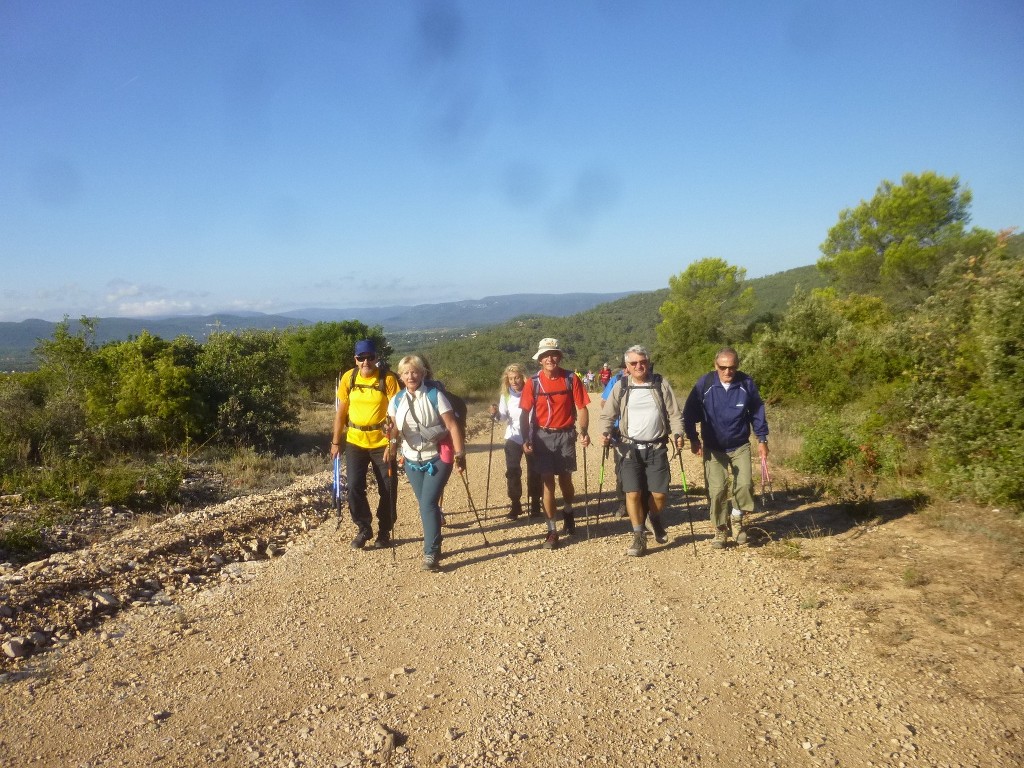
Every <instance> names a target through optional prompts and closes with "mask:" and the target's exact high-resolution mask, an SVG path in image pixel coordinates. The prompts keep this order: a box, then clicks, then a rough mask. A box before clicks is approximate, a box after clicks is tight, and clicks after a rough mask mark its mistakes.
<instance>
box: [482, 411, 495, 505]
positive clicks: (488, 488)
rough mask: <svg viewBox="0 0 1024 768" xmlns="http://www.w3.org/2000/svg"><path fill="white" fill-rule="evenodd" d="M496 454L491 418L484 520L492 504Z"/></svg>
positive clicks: (492, 418)
mask: <svg viewBox="0 0 1024 768" xmlns="http://www.w3.org/2000/svg"><path fill="white" fill-rule="evenodd" d="M493 452H494V417H493V416H492V417H491V436H490V438H488V442H487V485H486V486H485V487H484V520H486V519H487V510H488V509H490V503H491V454H492V453H493Z"/></svg>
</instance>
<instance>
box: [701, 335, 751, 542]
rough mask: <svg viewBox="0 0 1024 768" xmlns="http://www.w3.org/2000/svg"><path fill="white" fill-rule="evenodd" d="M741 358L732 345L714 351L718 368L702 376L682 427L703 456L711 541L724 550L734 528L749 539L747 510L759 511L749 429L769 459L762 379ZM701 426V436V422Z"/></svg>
mask: <svg viewBox="0 0 1024 768" xmlns="http://www.w3.org/2000/svg"><path fill="white" fill-rule="evenodd" d="M739 364H740V358H739V355H738V354H736V350H735V349H733V348H732V347H724V348H722V349H721V350H719V352H718V354H717V355H715V370H713V371H711V373H708V374H705V375H704V376H701V377H700V379H699V380H698V381H697V383H696V385H694V387H693V390H692V391H691V392H690V396H689V397H687V398H686V405H685V406H683V430H684V431H685V432H686V436H687V437H688V438H689V440H690V450H691V451H692V452H693V453H695V454H697V455H698V456H700V457H702V458H703V460H704V473H705V476H706V477H707V484H708V496H709V497H710V499H711V522H712V524H713V525H714V526H715V539H714V541H712V542H711V546H712V547H714V548H715V549H724V548H725V546H726V544H728V542H729V536H730V533H731V534H732V536H733V537H734V538H735V540H736V543H737V544H745V543H746V541H747V533H746V531H745V530H744V529H743V514H744V513H745V512H753V511H754V478H753V473H752V472H751V471H750V431H751V429H753V431H754V434H755V435H756V436H757V450H758V453H759V454H760V458H762V459H767V458H768V422H767V420H766V419H765V416H764V401H763V400H762V399H761V394H760V392H758V391H757V384H755V383H754V380H753V379H752V378H750V377H749V376H748V375H747V374H745V373H743V371H741V370H739ZM698 423H699V424H700V425H701V428H700V433H701V434H700V436H699V437H698V435H697V424H698ZM702 438H703V441H704V442H703V445H702V444H701V439H702ZM730 476H731V477H732V502H733V511H732V529H731V531H730V520H729V509H728V506H727V505H726V499H727V497H728V495H729V478H730Z"/></svg>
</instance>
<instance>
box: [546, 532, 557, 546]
mask: <svg viewBox="0 0 1024 768" xmlns="http://www.w3.org/2000/svg"><path fill="white" fill-rule="evenodd" d="M544 549H558V531H548V535H547V536H546V537H545V539H544Z"/></svg>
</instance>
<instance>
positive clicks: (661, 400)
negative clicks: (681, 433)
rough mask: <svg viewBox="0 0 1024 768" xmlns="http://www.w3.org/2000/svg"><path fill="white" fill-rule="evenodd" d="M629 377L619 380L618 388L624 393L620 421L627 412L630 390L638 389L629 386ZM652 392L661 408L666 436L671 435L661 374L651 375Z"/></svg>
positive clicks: (620, 408) (620, 405)
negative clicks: (662, 391)
mask: <svg viewBox="0 0 1024 768" xmlns="http://www.w3.org/2000/svg"><path fill="white" fill-rule="evenodd" d="M629 378H630V377H629V376H628V375H624V376H621V377H620V378H619V383H618V387H619V390H620V391H621V392H622V398H621V399H620V400H619V419H621V418H622V414H623V413H625V412H626V403H627V402H628V401H629V390H631V389H636V387H631V386H629ZM651 390H652V391H653V392H654V399H655V400H657V401H658V405H659V406H661V420H662V423H663V425H664V427H665V434H666V435H667V434H669V432H670V431H671V430H670V428H669V420H668V408H667V407H666V406H665V397H664V395H662V394H661V374H660V373H652V374H651Z"/></svg>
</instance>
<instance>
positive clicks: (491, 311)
mask: <svg viewBox="0 0 1024 768" xmlns="http://www.w3.org/2000/svg"><path fill="white" fill-rule="evenodd" d="M633 293H636V291H620V292H616V293H561V294H544V293H518V294H509V295H507V296H485V297H484V298H482V299H477V300H466V301H450V302H443V303H439V304H417V305H405V306H403V305H393V306H386V307H356V308H347V309H327V308H310V309H299V310H293V311H290V312H285V313H280V314H273V315H268V314H262V313H259V312H246V313H237V314H233V313H217V314H212V315H181V316H174V317H161V318H126V317H101V318H98V319H97V322H96V342H97V343H99V344H106V343H107V342H111V341H123V340H125V339H128V338H130V337H132V336H138V335H139V334H141V333H142V332H143V331H147V332H149V333H150V334H152V335H154V336H159V337H160V338H163V339H173V338H176V337H177V336H181V335H186V336H192V337H194V338H196V339H198V340H199V341H204V340H205V339H206V338H207V337H208V336H209V335H210V334H211V333H213V332H215V331H237V330H245V329H257V330H268V329H272V328H287V327H289V326H295V325H308V324H312V323H318V322H341V321H344V320H358V321H360V322H362V323H365V324H366V325H369V326H374V325H380V326H382V327H383V328H384V332H385V333H399V332H407V331H430V330H441V329H447V330H454V329H466V328H475V327H481V326H485V325H493V324H496V323H503V322H506V321H508V320H511V319H512V318H513V317H516V316H518V315H530V314H539V315H550V316H553V317H567V316H569V315H573V314H576V313H577V312H584V311H586V310H588V309H592V308H593V307H595V306H597V305H598V304H603V303H605V302H609V301H615V300H617V299H621V298H623V297H624V296H629V295H631V294H633ZM73 324H74V325H77V318H75V319H73ZM56 326H57V323H55V322H51V321H49V320H38V319H30V320H22V321H20V322H0V370H2V369H9V368H22V367H24V365H25V364H26V362H27V361H29V360H30V358H31V352H32V350H33V349H34V348H35V346H36V344H37V343H38V341H39V340H40V339H48V338H50V337H51V336H52V335H53V330H54V328H55V327H56Z"/></svg>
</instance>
